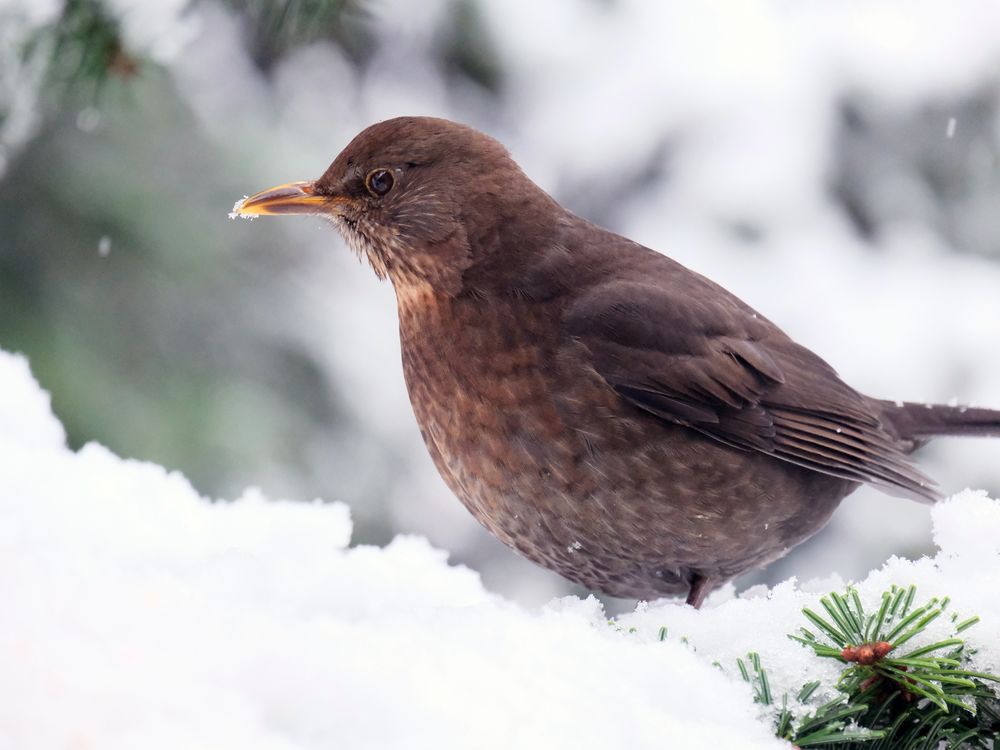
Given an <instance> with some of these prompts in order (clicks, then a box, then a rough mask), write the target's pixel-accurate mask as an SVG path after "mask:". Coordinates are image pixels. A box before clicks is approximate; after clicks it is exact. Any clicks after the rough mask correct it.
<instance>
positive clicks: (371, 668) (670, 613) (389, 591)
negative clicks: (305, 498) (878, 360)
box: [0, 352, 1000, 750]
mask: <svg viewBox="0 0 1000 750" xmlns="http://www.w3.org/2000/svg"><path fill="white" fill-rule="evenodd" d="M933 517H934V528H935V531H934V536H935V541H936V543H937V544H938V546H939V547H940V549H941V551H940V552H939V553H938V554H937V556H936V557H935V558H933V559H927V558H925V559H921V560H917V561H912V562H911V561H907V560H903V559H899V558H893V559H891V560H889V561H888V562H887V563H886V565H885V566H884V567H882V568H881V569H880V570H877V571H875V572H873V573H871V574H870V575H869V576H868V578H867V579H866V580H864V581H863V582H861V583H860V584H859V590H860V593H861V596H862V598H863V599H864V600H866V602H867V603H869V604H870V603H872V602H874V601H876V600H877V597H878V595H879V594H880V593H881V591H882V590H883V589H884V588H886V587H887V586H888V585H890V584H892V583H897V584H900V585H909V584H910V583H915V584H917V585H918V587H919V593H920V596H921V597H929V596H931V595H939V596H940V595H942V594H948V595H951V596H952V598H953V601H954V607H955V609H956V611H960V612H962V613H964V614H972V613H975V614H979V615H981V616H982V618H983V621H982V623H980V624H979V625H978V626H977V627H975V628H973V629H971V630H969V631H968V633H967V634H968V639H969V640H970V641H971V642H972V644H973V645H974V646H975V647H976V648H977V649H978V651H977V653H976V656H975V659H976V662H975V665H976V666H977V667H979V668H981V669H993V670H995V669H997V668H998V667H1000V602H998V601H997V599H996V597H995V596H994V594H993V592H995V590H996V586H997V578H998V573H997V571H998V570H1000V503H998V502H996V501H993V500H990V499H989V498H987V497H986V496H985V495H984V494H982V493H976V492H971V491H967V492H964V493H960V494H959V495H958V496H956V497H955V498H953V499H951V500H949V501H948V502H945V503H942V504H940V505H938V506H937V507H936V508H935V509H934V511H933ZM350 535H351V522H350V518H349V513H348V509H347V507H346V506H345V505H343V504H329V503H324V502H321V501H316V502H313V503H302V502H289V501H281V500H268V499H267V498H265V497H264V496H263V495H262V494H261V493H260V492H259V491H257V490H253V489H250V490H247V491H246V492H245V493H244V494H243V496H242V497H240V498H238V499H236V500H234V501H231V502H229V501H221V500H216V501H213V500H211V499H208V498H205V497H202V496H200V495H199V494H198V492H197V491H196V490H195V489H194V488H193V487H192V486H191V485H190V484H189V483H188V481H187V480H186V479H185V478H184V477H183V476H181V475H180V474H178V473H176V472H169V471H167V470H166V469H164V468H162V467H160V466H156V465H154V464H150V463H143V462H138V461H133V460H128V459H123V458H119V457H117V456H115V455H113V454H112V453H110V452H109V451H108V450H106V449H105V448H103V447H101V446H99V445H96V444H89V445H86V446H85V447H84V448H83V449H81V450H80V451H72V450H70V449H68V448H67V446H66V439H65V434H64V431H63V429H62V427H61V425H60V424H59V422H58V420H57V419H56V418H55V417H54V416H53V414H52V411H51V407H50V401H49V397H48V396H47V395H46V394H45V393H44V392H43V391H42V390H41V388H40V387H39V386H38V384H37V383H35V382H34V380H33V379H32V377H31V374H30V372H29V369H28V365H27V362H26V361H25V359H24V358H23V357H20V356H16V355H11V354H6V353H3V352H0V602H2V608H3V611H4V616H3V618H2V619H0V663H3V664H4V670H3V675H2V677H0V748H2V749H3V750H7V748H18V749H19V750H31V749H32V748H52V747H69V746H73V747H101V748H110V749H114V748H134V747H143V748H149V749H151V750H156V749H157V748H177V747H185V748H209V747H237V746H238V747H243V748H265V749H268V750H270V749H272V748H273V749H275V750H279V749H280V750H292V749H294V748H316V747H342V748H374V747H378V748H404V747H405V748H425V747H427V748H430V747H433V748H437V749H438V750H446V749H447V748H468V747H477V748H494V747H495V748H510V747H524V748H532V747H544V748H575V749H576V750H583V749H585V748H597V747H609V746H622V747H629V748H647V747H648V748H654V747H655V748H662V747H667V746H670V747H684V748H718V747H739V748H768V747H771V748H779V747H786V745H785V744H784V743H782V742H779V741H777V740H775V739H774V738H773V737H772V736H771V734H770V728H769V717H768V716H767V715H766V712H764V713H762V709H760V707H758V706H755V705H754V704H753V703H752V698H751V692H750V689H749V687H748V686H747V685H746V684H745V683H743V682H742V681H741V680H740V679H739V677H738V676H737V673H736V669H735V660H736V658H737V657H741V656H744V655H745V654H746V652H747V651H750V650H755V651H757V652H759V653H760V654H761V657H762V660H763V664H764V667H765V669H767V670H768V673H769V676H770V679H771V684H772V688H773V690H774V692H775V694H776V695H779V696H780V695H781V693H782V692H784V691H788V692H789V693H794V692H796V691H797V690H798V688H799V687H800V686H801V684H802V683H803V682H804V681H806V679H823V680H824V682H825V683H826V684H831V683H832V682H833V681H834V680H835V679H836V676H837V670H836V668H835V666H834V665H833V664H832V663H831V662H829V660H819V659H816V658H815V657H813V656H812V655H811V652H810V651H808V650H807V649H804V648H802V647H800V646H798V645H796V644H795V643H793V642H791V641H789V640H788V639H787V638H786V637H785V635H786V633H787V632H789V631H791V630H793V629H794V628H795V627H796V626H797V625H799V624H801V623H802V622H803V621H802V618H801V617H800V615H799V610H800V609H801V608H802V607H803V606H807V605H808V606H813V607H815V606H816V601H817V596H818V594H817V593H816V592H820V593H823V592H826V591H828V590H829V588H830V587H835V588H839V587H840V586H841V585H842V583H841V582H840V581H838V580H836V579H833V580H828V581H824V582H822V583H821V584H812V585H807V586H797V585H796V584H795V582H794V581H787V582H785V583H782V584H780V585H779V586H777V587H775V588H774V589H771V590H768V589H766V588H765V587H762V586H758V587H755V588H753V589H751V590H749V591H747V592H745V593H744V594H743V596H741V597H739V598H734V597H733V594H732V588H731V587H730V588H728V589H726V590H723V591H722V592H719V593H717V594H716V595H715V596H713V598H712V599H711V600H710V602H709V604H708V606H707V607H706V609H704V610H702V611H694V610H691V609H690V608H687V607H685V606H682V605H679V604H677V603H675V602H659V603H653V604H649V605H645V604H643V605H641V606H640V607H638V608H637V610H636V611H635V612H634V613H632V614H628V615H625V616H622V617H620V618H618V620H617V621H616V622H615V623H611V624H609V622H608V621H607V618H606V616H605V614H604V612H603V611H602V609H601V606H600V604H599V603H598V602H597V601H596V600H595V599H593V598H588V599H580V598H576V597H566V598H563V599H558V600H554V601H552V602H551V603H550V604H549V605H547V606H545V607H543V608H541V609H532V610H529V609H525V608H522V607H519V606H517V605H515V604H512V603H510V602H508V601H505V600H503V599H501V598H500V597H498V596H497V595H494V594H491V593H489V592H487V591H486V590H485V589H484V588H483V586H482V584H481V582H480V580H479V577H478V575H477V574H476V573H474V572H473V571H471V570H469V569H467V568H464V567H459V566H452V565H449V564H448V563H447V559H446V555H445V553H443V552H441V551H440V550H435V549H433V548H432V547H431V546H430V545H429V544H428V543H427V542H426V541H425V540H423V539H421V538H417V537H412V536H400V537H397V538H396V539H395V540H394V541H392V542H391V543H390V544H388V545H387V546H385V547H370V546H359V547H350V546H349V540H350ZM942 619H943V618H942ZM944 626H945V625H944V623H936V625H935V628H932V629H930V631H929V633H928V634H927V637H928V638H933V637H934V636H935V635H936V634H938V633H939V631H940V628H943V627H944ZM663 627H666V629H667V631H666V638H665V640H663V641H661V640H660V632H661V628H663ZM914 645H919V642H917V643H915V644H914ZM714 662H717V663H718V665H719V666H721V667H722V669H720V668H719V666H715V665H713V663H714ZM817 697H822V694H820V695H818V696H817Z"/></svg>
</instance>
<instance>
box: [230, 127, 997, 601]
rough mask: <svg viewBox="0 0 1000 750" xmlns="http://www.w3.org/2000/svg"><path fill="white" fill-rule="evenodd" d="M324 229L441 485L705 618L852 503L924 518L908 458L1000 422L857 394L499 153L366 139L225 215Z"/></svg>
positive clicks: (715, 289)
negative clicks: (937, 440) (391, 305)
mask: <svg viewBox="0 0 1000 750" xmlns="http://www.w3.org/2000/svg"><path fill="white" fill-rule="evenodd" d="M276 214H277V215H284V214H315V215H319V216H322V217H325V218H326V219H328V220H330V221H331V222H332V223H333V224H334V226H335V227H336V228H337V229H338V230H339V232H340V234H341V235H342V236H343V238H344V239H345V240H346V243H347V245H348V246H349V247H350V248H352V249H353V250H354V251H355V252H356V253H357V254H358V255H359V256H360V257H362V258H364V259H366V260H367V261H368V263H369V264H370V265H371V267H372V269H373V270H374V272H375V274H376V275H377V276H378V277H379V278H381V279H386V278H387V279H389V281H390V282H391V283H392V286H393V288H394V290H395V296H396V303H397V308H398V317H399V339H400V348H401V355H402V364H403V373H404V377H405V381H406V387H407V390H408V393H409V397H410V402H411V404H412V407H413V413H414V415H415V418H416V421H417V424H418V426H419V428H420V433H421V435H422V437H423V441H424V443H425V445H426V447H427V450H428V451H429V453H430V456H431V458H432V460H433V462H434V464H435V466H436V467H437V470H438V471H439V472H440V474H441V476H442V478H443V479H444V481H445V483H446V484H447V485H448V487H449V488H450V489H451V491H452V492H454V494H455V495H456V496H457V497H458V498H459V500H460V501H461V502H462V503H463V504H464V505H465V507H466V508H467V509H468V510H469V511H470V512H471V514H472V515H473V516H474V517H475V518H476V519H477V520H478V521H479V522H480V523H481V524H482V525H483V526H485V527H486V529H488V530H489V531H490V532H491V533H492V534H493V535H495V536H496V537H497V538H499V539H500V540H501V541H502V542H503V543H504V544H506V545H507V546H509V547H511V548H513V549H514V550H515V551H517V552H519V553H520V554H522V555H523V556H525V557H527V558H528V559H530V560H532V561H533V562H535V563H537V564H539V565H541V566H543V567H545V568H549V569H551V570H554V571H556V572H558V573H560V574H561V575H562V576H564V577H565V578H567V579H569V580H570V581H572V582H574V583H576V584H579V585H581V586H583V587H585V588H587V589H590V590H592V591H598V592H602V593H604V594H607V595H610V596H614V597H624V598H631V599H640V600H653V599H659V598H663V597H678V596H680V597H685V601H686V603H687V604H689V605H691V606H693V607H695V608H698V607H700V606H701V605H702V603H703V602H704V600H705V598H706V596H707V595H708V594H709V593H710V592H711V591H713V590H714V589H716V588H717V587H719V586H721V585H722V584H724V583H725V582H727V581H729V580H731V579H733V578H735V577H736V576H739V575H741V574H743V573H745V572H748V571H750V570H753V569H756V568H758V567H762V566H764V565H767V564H768V563H770V562H772V561H774V560H776V559H777V558H779V557H781V556H782V555H784V554H785V553H786V552H788V551H789V550H790V549H792V548H793V547H795V546H796V545H798V544H800V543H802V542H803V541H805V540H806V539H808V538H809V537H811V536H812V535H814V534H815V533H816V532H817V531H819V530H820V529H821V528H822V527H823V526H824V525H825V524H826V523H827V521H828V520H829V519H830V517H831V515H832V514H833V512H834V510H835V509H836V508H837V506H838V505H839V504H840V502H841V500H843V498H844V497H846V496H847V495H848V494H850V493H851V492H853V491H854V490H855V489H857V488H858V487H859V486H861V485H862V484H869V485H873V486H875V487H877V488H879V489H881V490H884V491H886V492H889V493H892V494H900V495H904V496H907V497H911V498H913V499H917V500H922V501H926V502H933V501H936V500H938V499H939V498H940V497H941V494H940V492H939V490H938V489H937V487H936V485H935V483H934V482H933V481H932V480H931V479H930V478H928V477H927V476H926V475H925V474H923V473H922V472H921V471H920V470H919V469H918V468H917V467H916V465H915V464H914V462H913V460H912V459H911V457H910V454H911V453H912V452H913V451H914V450H915V449H917V448H918V447H920V446H922V445H923V444H924V443H926V442H927V441H928V440H929V439H931V438H933V437H937V436H940V435H971V436H998V435H1000V411H994V410H989V409H981V408H967V407H962V406H946V405H926V404H919V403H910V402H905V403H904V402H896V401H892V400H884V399H879V398H873V397H869V396H866V395H863V394H861V393H860V392H858V391H856V390H855V389H853V388H852V387H850V386H849V385H847V384H846V383H845V382H844V381H843V380H842V379H841V378H840V377H839V376H838V374H837V372H836V371H835V370H834V369H833V367H831V366H830V365H829V364H827V362H825V361H824V360H823V359H821V358H820V357H819V356H818V355H816V354H814V353H813V352H812V351H810V350H809V349H807V348H805V347H804V346H801V345H800V344H798V343H796V342H795V341H793V340H792V339H791V338H790V337H789V336H788V335H786V334H785V333H784V332H783V331H782V330H781V329H780V328H779V327H778V326H777V325H776V324H774V323H772V322H771V321H770V320H768V319H767V318H765V317H764V316H763V315H762V314H760V313H758V312H757V311H756V310H754V309H753V308H751V307H750V306H749V305H748V304H746V303H745V302H743V301H742V300H740V299H738V298H737V297H736V296H735V295H733V294H731V293H730V292H728V291H726V290H725V289H724V288H722V287H721V286H719V285H717V284H716V283H714V282H712V281H711V280H709V279H707V278H705V277H704V276H701V275H699V274H698V273H696V272H694V271H692V270H689V269H688V268H686V267H685V266H683V265H681V264H680V263H678V262H676V261H674V260H672V259H670V258H669V257H668V256H666V255H664V254H662V253H659V252H656V251H654V250H651V249H649V248H646V247H644V246H642V245H640V244H638V243H636V242H633V241H631V240H629V239H627V238H625V237H623V236H620V235H618V234H615V233H614V232H611V231H609V230H607V229H604V228H602V227H600V226H597V225H595V224H593V223H591V222H589V221H587V220H586V219H584V218H581V217H579V216H576V215H574V214H573V213H571V212H570V211H568V210H567V209H565V208H563V207H562V206H561V205H560V204H559V203H558V202H556V200H555V199H553V198H552V197H551V196H550V195H549V194H548V193H546V192H545V191H544V190H542V189H541V188H540V187H539V186H538V185H536V184H535V183H534V182H533V181H532V180H531V179H530V178H529V177H528V176H527V175H526V174H525V173H524V172H523V171H522V170H521V168H520V167H519V166H518V165H517V164H516V163H515V161H514V160H513V158H512V157H511V156H510V154H509V152H508V151H507V149H506V148H505V147H504V146H503V145H502V144H501V143H500V142H499V141H497V140H495V139H494V138H492V137H490V136H488V135H486V134H484V133H482V132H480V131H478V130H475V129H473V128H471V127H469V126H466V125H462V124H458V123H455V122H451V121H448V120H444V119H439V118H431V117H399V118H394V119H389V120H385V121H382V122H377V123H375V124H373V125H371V126H369V127H368V128H366V129H365V130H363V131H362V132H361V133H359V134H358V135H357V136H356V137H355V138H354V139H353V140H352V141H350V143H349V144H348V145H347V146H346V147H345V148H344V149H343V151H341V152H340V154H339V155H338V156H337V157H336V158H335V159H334V161H333V162H332V163H331V164H330V166H329V167H328V168H327V169H326V171H325V172H323V174H322V176H320V177H319V179H316V180H313V181H305V182H293V183H287V184H284V185H279V186H277V187H274V188H271V189H268V190H264V191H261V192H259V193H257V194H255V195H252V196H250V197H248V198H244V199H243V200H241V201H238V202H237V204H236V206H235V207H234V211H233V214H231V216H233V217H237V216H239V217H249V218H253V217H256V216H262V215H276Z"/></svg>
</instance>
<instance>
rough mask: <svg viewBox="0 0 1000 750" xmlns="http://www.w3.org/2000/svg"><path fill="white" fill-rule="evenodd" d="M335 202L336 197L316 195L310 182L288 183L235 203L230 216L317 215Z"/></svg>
mask: <svg viewBox="0 0 1000 750" xmlns="http://www.w3.org/2000/svg"><path fill="white" fill-rule="evenodd" d="M336 202H338V200H337V198H336V197H332V196H328V195H317V194H316V193H315V191H314V188H313V183H311V182H289V183H288V184H286V185H278V186H277V187H273V188H270V189H268V190H262V191H260V192H259V193H256V194H254V195H251V196H250V197H249V198H244V199H243V200H241V201H237V202H236V205H235V206H233V213H232V214H230V216H232V217H233V218H235V217H236V216H247V217H249V216H265V215H277V214H318V213H322V212H323V208H324V207H325V206H328V205H330V204H331V203H336Z"/></svg>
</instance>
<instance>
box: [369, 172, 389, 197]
mask: <svg viewBox="0 0 1000 750" xmlns="http://www.w3.org/2000/svg"><path fill="white" fill-rule="evenodd" d="M395 182H396V180H395V178H393V176H392V172H390V171H389V170H388V169H373V170H372V171H371V172H369V173H368V176H367V177H365V187H366V188H368V192H369V193H371V194H372V195H374V196H375V197H376V198H381V197H382V196H383V195H385V194H386V193H388V192H389V191H390V190H392V186H393V184H394V183H395Z"/></svg>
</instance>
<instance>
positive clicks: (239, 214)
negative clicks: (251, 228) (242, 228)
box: [229, 195, 256, 221]
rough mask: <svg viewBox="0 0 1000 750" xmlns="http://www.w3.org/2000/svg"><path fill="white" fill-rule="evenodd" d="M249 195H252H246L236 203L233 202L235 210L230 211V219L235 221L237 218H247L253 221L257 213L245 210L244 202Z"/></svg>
mask: <svg viewBox="0 0 1000 750" xmlns="http://www.w3.org/2000/svg"><path fill="white" fill-rule="evenodd" d="M249 197H250V196H249V195H244V196H243V197H242V198H240V199H239V200H238V201H236V203H234V204H233V210H232V211H230V212H229V218H230V219H232V220H233V221H236V219H247V220H249V221H253V219H254V217H255V216H256V214H253V213H250V212H244V211H243V204H244V203H246V201H247V198H249Z"/></svg>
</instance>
